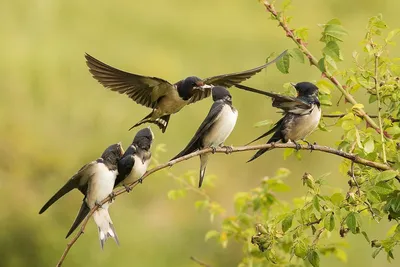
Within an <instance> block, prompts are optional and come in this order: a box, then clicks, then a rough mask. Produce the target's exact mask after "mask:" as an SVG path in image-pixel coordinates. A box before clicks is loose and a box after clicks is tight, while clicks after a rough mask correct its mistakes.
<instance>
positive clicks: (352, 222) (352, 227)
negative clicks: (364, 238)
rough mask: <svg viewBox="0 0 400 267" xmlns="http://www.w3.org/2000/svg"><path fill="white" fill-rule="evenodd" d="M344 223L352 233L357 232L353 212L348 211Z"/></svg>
mask: <svg viewBox="0 0 400 267" xmlns="http://www.w3.org/2000/svg"><path fill="white" fill-rule="evenodd" d="M346 225H347V227H349V229H350V231H351V232H352V233H353V234H356V233H357V219H356V216H355V213H354V212H350V213H349V214H348V215H347V218H346Z"/></svg>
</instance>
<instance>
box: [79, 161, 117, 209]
mask: <svg viewBox="0 0 400 267" xmlns="http://www.w3.org/2000/svg"><path fill="white" fill-rule="evenodd" d="M117 174H118V171H117V170H112V171H111V170H109V169H108V167H107V166H106V165H104V164H103V163H98V164H96V166H95V170H94V172H93V174H92V176H91V177H90V180H89V188H88V193H87V196H86V203H87V204H88V206H89V207H90V208H93V207H94V205H95V204H96V201H97V202H99V201H102V200H103V199H105V198H106V197H107V196H108V195H109V194H110V193H111V192H112V190H113V188H114V183H115V179H116V178H117Z"/></svg>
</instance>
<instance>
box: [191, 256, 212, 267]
mask: <svg viewBox="0 0 400 267" xmlns="http://www.w3.org/2000/svg"><path fill="white" fill-rule="evenodd" d="M190 259H191V260H192V261H194V262H195V263H198V264H199V265H200V266H204V267H211V265H208V264H207V263H204V262H202V261H201V260H198V259H196V258H195V257H193V256H190Z"/></svg>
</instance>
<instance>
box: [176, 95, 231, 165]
mask: <svg viewBox="0 0 400 267" xmlns="http://www.w3.org/2000/svg"><path fill="white" fill-rule="evenodd" d="M223 107H224V103H223V102H222V101H221V100H218V101H215V102H214V104H213V105H212V106H211V109H210V111H209V112H208V115H207V117H206V118H205V119H204V121H203V123H202V124H201V125H200V127H199V129H197V131H196V133H195V134H194V136H193V138H192V139H191V140H190V142H189V144H188V145H187V146H186V147H185V148H184V149H183V150H182V151H181V152H180V153H179V154H178V155H176V156H175V157H173V158H172V159H171V160H174V159H177V158H179V157H182V156H184V155H187V154H190V153H192V152H194V151H196V150H197V149H199V148H200V146H201V140H202V139H203V137H204V135H205V134H206V133H207V132H208V131H209V130H210V128H211V127H212V126H213V124H214V122H215V121H216V120H218V118H219V116H220V114H221V110H222V108H223Z"/></svg>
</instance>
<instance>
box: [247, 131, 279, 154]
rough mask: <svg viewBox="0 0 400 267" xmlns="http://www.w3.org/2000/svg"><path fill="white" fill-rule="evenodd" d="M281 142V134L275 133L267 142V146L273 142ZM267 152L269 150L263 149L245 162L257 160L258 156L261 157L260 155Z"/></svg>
mask: <svg viewBox="0 0 400 267" xmlns="http://www.w3.org/2000/svg"><path fill="white" fill-rule="evenodd" d="M281 140H282V133H281V131H277V132H275V134H274V135H273V136H272V137H271V138H270V139H269V140H268V142H267V144H270V143H274V142H279V141H281ZM268 150H270V148H263V149H260V150H258V151H257V153H256V154H254V155H253V156H252V157H251V159H249V160H248V161H247V162H250V161H253V160H255V159H256V158H258V157H259V156H261V155H262V154H264V153H265V152H267V151H268Z"/></svg>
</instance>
